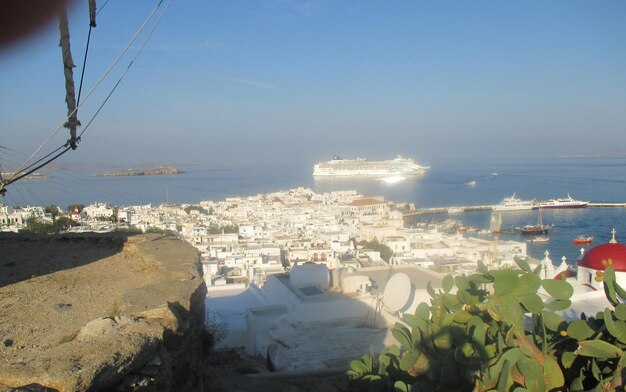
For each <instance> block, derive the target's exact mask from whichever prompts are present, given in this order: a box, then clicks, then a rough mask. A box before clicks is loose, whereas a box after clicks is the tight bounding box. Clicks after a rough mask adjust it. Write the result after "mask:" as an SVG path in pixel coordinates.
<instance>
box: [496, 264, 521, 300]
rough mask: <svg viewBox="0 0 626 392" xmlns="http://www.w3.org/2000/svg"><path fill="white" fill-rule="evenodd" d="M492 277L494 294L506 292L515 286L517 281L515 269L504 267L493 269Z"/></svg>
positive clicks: (517, 276)
mask: <svg viewBox="0 0 626 392" xmlns="http://www.w3.org/2000/svg"><path fill="white" fill-rule="evenodd" d="M492 275H493V277H494V281H493V288H494V290H495V292H496V295H504V294H508V293H510V292H511V291H513V290H514V289H515V287H517V284H518V282H519V275H518V274H517V271H516V270H513V269H504V270H499V271H493V272H492Z"/></svg>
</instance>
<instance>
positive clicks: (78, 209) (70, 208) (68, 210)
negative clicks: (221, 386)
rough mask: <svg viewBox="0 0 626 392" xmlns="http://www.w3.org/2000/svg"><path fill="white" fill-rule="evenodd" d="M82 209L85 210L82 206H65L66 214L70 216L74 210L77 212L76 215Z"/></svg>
mask: <svg viewBox="0 0 626 392" xmlns="http://www.w3.org/2000/svg"><path fill="white" fill-rule="evenodd" d="M83 208H85V205H84V204H70V205H69V206H67V212H69V213H70V214H71V213H72V212H74V210H76V211H78V213H81V212H82V211H83Z"/></svg>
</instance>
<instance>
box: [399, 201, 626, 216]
mask: <svg viewBox="0 0 626 392" xmlns="http://www.w3.org/2000/svg"><path fill="white" fill-rule="evenodd" d="M494 207H495V205H479V206H450V207H432V208H420V209H417V210H415V211H411V212H405V213H403V214H402V216H403V217H404V218H410V217H412V216H419V215H433V214H445V213H449V212H450V209H455V210H456V209H460V210H462V211H461V212H472V211H489V210H493V208H494ZM587 207H590V208H626V202H621V203H594V202H590V203H589V204H587Z"/></svg>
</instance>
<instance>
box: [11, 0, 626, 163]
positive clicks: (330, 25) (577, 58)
mask: <svg viewBox="0 0 626 392" xmlns="http://www.w3.org/2000/svg"><path fill="white" fill-rule="evenodd" d="M83 3H84V4H83ZM86 3H87V2H86V1H83V0H79V1H77V2H76V3H75V7H74V8H73V9H72V10H71V12H70V28H71V33H72V49H73V55H74V60H75V62H76V64H78V65H79V67H77V68H76V69H75V74H76V76H77V78H78V76H79V74H80V70H81V67H80V64H81V63H82V55H83V51H84V45H85V40H86V35H87V27H88V20H87V10H86ZM104 3H105V1H103V0H99V5H100V6H102V5H104ZM156 3H157V1H139V0H110V1H109V2H108V3H106V6H104V7H103V8H102V10H101V12H100V13H99V15H98V27H97V28H96V29H95V30H94V31H93V32H92V41H91V47H90V57H89V59H88V65H87V69H86V74H87V76H86V79H85V83H84V84H85V87H84V92H83V94H86V91H88V90H89V89H90V88H91V87H92V85H93V84H94V82H95V81H96V80H97V79H98V78H99V77H100V76H101V75H102V73H103V72H104V70H105V69H106V68H107V67H108V66H109V64H110V63H111V62H112V61H113V59H114V58H115V57H116V56H117V55H118V54H119V53H120V51H121V50H122V48H123V47H124V46H125V45H126V43H127V42H128V41H129V39H130V38H131V37H132V35H133V34H134V33H135V31H136V30H137V29H138V28H139V26H140V25H141V23H142V22H143V20H144V19H145V18H146V17H147V16H148V14H149V13H150V11H151V10H152V9H153V8H154V6H155V5H156ZM167 3H168V0H165V1H164V3H163V5H162V7H164V6H165V5H167ZM625 20H626V2H624V1H621V0H614V1H593V2H592V1H560V0H556V1H495V0H494V1H482V0H478V1H380V0H377V1H373V0H359V1H356V0H355V1H348V0H335V1H330V0H328V1H326V0H320V1H298V0H258V1H240V0H228V1H227V0H222V1H220V0H212V1H209V0H174V1H173V2H172V4H171V6H170V8H169V10H168V11H167V13H166V14H165V16H164V18H163V20H162V22H161V24H160V25H159V26H158V27H157V30H156V31H155V33H154V35H153V36H152V38H151V39H150V41H149V42H148V44H147V45H146V47H145V48H144V50H143V52H142V53H141V54H140V56H139V57H138V58H137V60H136V61H135V62H134V64H133V67H132V68H131V70H130V71H129V73H128V74H127V76H126V77H125V79H124V80H123V81H122V84H121V85H120V87H119V88H118V89H117V90H116V92H115V93H114V95H113V96H112V97H111V99H110V101H109V102H108V103H107V105H106V106H104V108H103V110H102V112H101V113H100V115H99V116H98V117H97V118H96V119H95V121H94V123H93V124H92V125H91V126H90V128H89V129H88V130H87V131H86V133H85V135H84V137H83V140H82V143H81V144H80V145H79V148H78V150H76V151H73V152H70V153H68V154H66V155H65V156H64V157H63V158H62V159H63V160H64V161H70V162H93V161H95V162H116V163H125V162H128V163H130V162H155V161H158V162H165V163H208V164H213V163H238V162H245V163H248V162H295V161H310V162H311V163H313V162H315V161H320V160H326V159H329V158H330V157H332V155H333V154H339V155H342V156H345V157H353V156H357V155H358V156H362V157H371V158H390V157H393V156H395V155H396V154H398V153H400V154H402V155H406V156H410V157H413V158H415V159H416V160H418V161H420V162H423V163H426V164H428V163H430V162H432V161H435V160H440V159H441V157H446V156H451V157H458V158H463V159H465V158H468V159H469V158H481V157H484V156H491V155H494V156H496V157H510V158H512V159H513V158H519V157H533V156H542V157H543V156H547V157H550V156H557V155H563V154H581V153H593V152H598V151H606V150H615V149H620V150H624V151H626V147H625V146H626V132H625V124H626V23H624V21H625ZM140 40H141V38H140ZM139 42H141V41H139ZM57 44H58V30H57V28H56V26H55V25H54V24H53V25H52V26H49V27H48V28H47V29H45V30H44V31H43V32H42V33H41V34H39V35H38V36H36V37H34V38H31V39H28V40H26V41H23V42H21V43H20V44H19V46H17V47H14V48H11V49H4V50H3V51H2V52H0V86H2V91H3V94H2V96H1V98H0V124H1V125H0V127H2V135H3V137H2V141H1V142H0V145H2V146H4V147H8V148H10V149H11V151H12V152H15V153H11V154H9V155H7V153H6V151H5V153H4V154H5V155H4V156H3V155H2V151H0V163H2V160H5V161H10V160H11V159H12V158H14V156H17V154H18V153H20V154H30V153H31V152H32V151H33V150H34V149H35V148H36V147H37V146H38V145H39V143H41V142H43V140H44V139H45V138H46V137H47V136H48V135H49V134H50V133H51V132H52V131H54V130H55V129H56V127H57V125H58V124H59V123H61V122H62V121H63V116H64V114H65V112H66V108H65V103H64V82H63V76H62V67H61V56H60V50H59V48H58V45H57ZM138 46H139V43H137V44H135V45H133V47H132V48H131V51H130V52H129V55H127V56H126V57H124V58H123V59H122V61H121V62H120V65H119V66H118V68H116V69H114V70H113V72H112V73H111V77H110V78H109V79H107V80H105V82H104V83H103V84H102V85H101V87H100V88H99V89H98V90H97V91H96V93H94V95H93V97H91V98H90V99H89V101H87V102H85V105H84V106H83V107H82V108H81V110H80V111H79V119H81V120H82V121H83V124H85V123H86V122H87V121H89V119H90V118H91V117H92V116H93V114H94V113H95V111H96V110H97V108H98V106H99V105H100V103H101V102H102V100H103V99H104V97H105V96H106V94H108V92H109V91H110V89H111V88H112V86H113V84H114V83H115V82H116V81H117V79H118V78H119V76H120V75H121V73H122V72H123V70H124V68H125V67H126V66H127V65H128V63H129V61H130V59H131V57H132V56H133V55H134V53H135V52H134V50H135V49H136V48H137V47H138ZM65 139H67V134H66V131H65V130H62V131H61V132H60V134H59V135H58V137H57V138H55V139H54V140H53V143H52V144H51V145H50V148H48V150H50V149H52V148H55V147H57V146H58V145H60V144H62V143H63V142H64V141H65ZM5 163H6V162H5Z"/></svg>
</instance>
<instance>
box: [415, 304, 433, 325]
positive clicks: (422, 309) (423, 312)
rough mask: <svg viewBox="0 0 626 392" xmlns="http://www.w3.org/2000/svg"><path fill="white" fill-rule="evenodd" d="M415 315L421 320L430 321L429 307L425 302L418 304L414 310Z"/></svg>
mask: <svg viewBox="0 0 626 392" xmlns="http://www.w3.org/2000/svg"><path fill="white" fill-rule="evenodd" d="M415 315H416V316H417V317H419V318H421V319H422V320H426V321H428V320H430V306H428V304H427V303H426V302H420V304H419V305H417V308H416V309H415Z"/></svg>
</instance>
